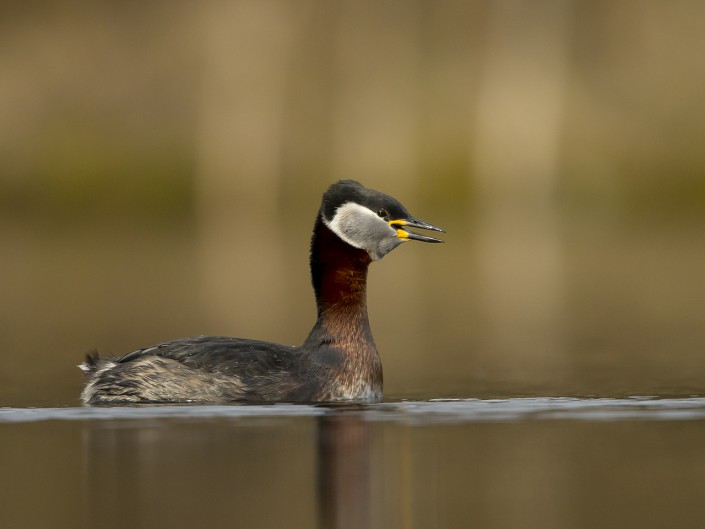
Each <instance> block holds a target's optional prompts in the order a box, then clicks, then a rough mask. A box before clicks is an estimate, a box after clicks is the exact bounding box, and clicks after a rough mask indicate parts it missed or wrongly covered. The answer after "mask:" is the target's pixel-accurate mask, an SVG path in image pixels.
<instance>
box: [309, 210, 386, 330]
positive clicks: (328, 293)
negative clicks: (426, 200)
mask: <svg viewBox="0 0 705 529" xmlns="http://www.w3.org/2000/svg"><path fill="white" fill-rule="evenodd" d="M371 262H372V258H371V257H370V256H369V254H368V253H367V252H366V251H365V250H360V249H358V248H354V247H352V246H350V245H349V244H347V243H346V242H344V241H343V240H342V239H340V237H338V236H337V235H336V234H335V233H333V232H332V231H331V230H330V229H329V228H328V227H327V226H326V225H325V224H324V223H323V221H322V220H321V216H320V214H319V216H318V218H317V219H316V223H315V225H314V229H313V237H312V239H311V259H310V264H311V280H312V283H313V290H314V292H315V295H316V304H317V307H318V321H317V322H316V327H324V328H325V330H326V331H327V333H328V334H330V335H332V336H331V337H333V336H335V335H338V336H339V335H341V334H345V335H348V336H352V335H358V336H359V337H362V338H365V339H369V341H370V342H372V335H371V333H370V330H369V320H368V317H367V270H368V267H369V265H370V263H371ZM316 327H314V330H315V329H316ZM353 331H358V332H353ZM360 331H361V332H362V334H361V335H360V334H359V332H360ZM312 334H313V331H312Z"/></svg>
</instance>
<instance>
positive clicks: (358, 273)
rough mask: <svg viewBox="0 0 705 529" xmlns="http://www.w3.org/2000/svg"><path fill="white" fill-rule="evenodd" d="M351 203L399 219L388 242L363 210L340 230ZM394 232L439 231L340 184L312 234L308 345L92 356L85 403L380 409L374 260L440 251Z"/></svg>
mask: <svg viewBox="0 0 705 529" xmlns="http://www.w3.org/2000/svg"><path fill="white" fill-rule="evenodd" d="M348 195H351V197H349V200H347V199H348ZM351 201H356V202H354V203H358V202H362V203H364V204H365V207H366V208H370V203H371V204H372V206H374V207H377V206H378V204H379V209H378V211H379V212H380V213H381V212H384V213H385V214H387V216H391V219H389V218H388V219H385V220H384V222H385V224H387V225H388V230H387V231H388V232H389V233H384V231H383V230H384V225H383V224H380V223H379V220H378V219H376V220H373V218H374V217H375V214H373V215H372V217H370V216H369V215H368V214H367V213H360V210H357V211H352V213H351V211H350V208H348V209H347V210H346V216H345V218H343V220H342V222H338V221H339V220H340V218H339V217H336V212H337V211H338V210H339V209H344V208H342V207H341V206H347V205H349V204H351V203H353V202H351ZM387 210H389V211H390V212H391V213H388V212H387ZM365 211H374V210H369V209H368V210H365ZM356 215H357V217H356ZM379 216H380V217H381V214H380V215H379ZM394 219H401V220H394ZM406 219H411V220H409V221H408V222H407V220H406ZM412 221H413V222H412ZM336 222H338V224H342V225H343V227H342V228H341V227H339V225H338V224H336ZM365 223H369V224H374V229H365V226H364V224H365ZM394 223H399V226H401V225H402V224H403V225H410V226H418V227H423V228H427V229H436V230H439V231H440V229H438V228H435V227H434V226H431V225H429V224H426V223H423V222H422V221H418V220H417V219H414V218H413V217H411V216H410V215H409V214H408V212H407V211H406V210H405V209H404V207H403V206H401V204H399V203H398V202H397V201H396V200H394V199H393V198H391V197H389V196H387V195H384V194H382V193H378V192H376V191H372V190H367V189H366V188H364V187H362V186H361V185H360V184H358V183H356V182H352V181H342V182H339V183H337V184H334V185H333V186H331V188H330V189H329V190H328V191H327V192H326V194H325V195H324V199H323V204H322V206H321V210H320V211H319V214H318V217H317V219H316V223H315V225H314V230H313V237H312V241H311V260H310V264H311V277H312V282H313V287H314V291H315V294H316V302H317V307H318V318H317V321H316V324H315V325H314V327H313V329H312V330H311V332H310V334H309V336H308V338H307V339H306V341H305V342H304V343H303V344H302V345H300V346H297V347H292V346H286V345H280V344H275V343H269V342H262V341H257V340H247V339H241V338H227V337H220V336H200V337H193V338H183V339H180V340H174V341H171V342H166V343H162V344H159V345H156V346H153V347H148V348H145V349H140V350H138V351H134V352H132V353H129V354H127V355H125V356H123V357H121V358H116V359H100V358H99V357H98V356H97V355H93V356H88V358H87V359H86V361H85V362H84V363H83V364H82V365H81V366H80V367H81V369H83V370H84V372H86V374H87V375H88V377H89V379H88V382H87V384H86V387H85V389H84V391H83V393H82V395H81V398H82V400H83V402H84V403H86V404H115V403H145V402H228V401H248V402H272V401H277V402H320V401H372V402H374V401H379V400H381V399H382V394H383V393H382V385H383V384H382V378H383V377H382V362H381V360H380V357H379V354H378V352H377V348H376V346H375V343H374V339H373V338H372V332H371V330H370V325H369V321H368V317H367V301H366V288H367V287H366V285H367V270H368V267H369V265H370V263H371V262H372V260H373V258H375V259H378V258H381V257H382V256H383V255H384V254H385V253H387V252H389V251H391V249H393V248H394V247H396V246H397V245H398V244H400V243H401V242H402V241H403V240H406V239H408V238H419V239H420V240H428V241H429V242H440V241H437V240H436V239H431V238H428V237H424V236H420V235H416V234H411V235H410V234H409V233H408V232H406V231H404V230H402V229H401V228H400V227H397V226H396V225H395V224H394ZM361 225H362V226H361ZM358 232H359V233H358ZM373 232H374V233H375V236H374V238H370V240H366V239H364V234H365V233H373ZM380 233H381V234H382V235H379V234H380ZM361 234H362V235H361Z"/></svg>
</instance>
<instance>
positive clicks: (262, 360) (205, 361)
mask: <svg viewBox="0 0 705 529" xmlns="http://www.w3.org/2000/svg"><path fill="white" fill-rule="evenodd" d="M149 356H156V357H159V358H168V359H171V360H176V361H177V362H179V363H181V364H183V365H185V366H187V367H190V368H192V369H198V370H202V371H205V372H208V373H217V374H222V375H226V376H237V377H239V378H241V379H243V380H247V379H253V378H255V377H262V376H267V375H272V374H276V373H282V372H290V371H291V370H292V369H294V368H295V365H296V362H297V360H298V359H299V357H300V353H299V349H298V348H297V347H294V346H287V345H281V344H277V343H271V342H263V341H259V340H247V339H243V338H228V337H225V336H197V337H193V338H181V339H179V340H173V341H170V342H165V343H161V344H158V345H155V346H153V347H147V348H145V349H140V350H138V351H134V352H132V353H129V354H127V355H125V356H123V357H122V358H120V359H119V360H117V363H118V364H124V363H127V362H133V361H135V360H137V359H144V358H145V357H149Z"/></svg>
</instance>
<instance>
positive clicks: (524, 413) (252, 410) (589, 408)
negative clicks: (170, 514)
mask: <svg viewBox="0 0 705 529" xmlns="http://www.w3.org/2000/svg"><path fill="white" fill-rule="evenodd" d="M344 413H348V414H357V415H359V416H361V417H363V418H364V419H365V420H369V421H375V422H380V421H381V422H404V423H409V424H417V425H423V424H439V423H472V422H502V421H503V422H518V421H532V420H534V421H535V420H579V421H625V420H644V421H682V420H689V421H698V420H705V398H703V397H693V398H685V399H661V398H655V397H632V398H589V399H585V398H569V397H538V398H511V399H433V400H428V401H401V402H387V403H381V404H371V405H359V404H357V405H330V406H329V405H300V404H271V405H217V406H197V405H185V406H172V405H157V406H119V407H94V408H88V407H85V408H83V407H67V408H0V423H26V422H39V421H106V420H109V421H114V420H132V421H134V420H138V421H139V420H142V419H149V420H153V419H164V420H169V419H181V420H206V419H243V418H253V417H254V418H256V417H263V418H267V417H269V418H276V417H315V416H320V415H324V414H328V415H330V414H344Z"/></svg>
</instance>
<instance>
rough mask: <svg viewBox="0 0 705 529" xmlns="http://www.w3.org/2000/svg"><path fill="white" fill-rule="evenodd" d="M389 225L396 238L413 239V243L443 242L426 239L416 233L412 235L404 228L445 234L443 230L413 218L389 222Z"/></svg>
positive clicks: (424, 236) (430, 238) (411, 232)
mask: <svg viewBox="0 0 705 529" xmlns="http://www.w3.org/2000/svg"><path fill="white" fill-rule="evenodd" d="M389 225H390V226H391V227H392V228H394V229H395V230H397V237H399V238H400V239H405V240H409V239H413V240H415V241H423V242H443V241H442V240H440V239H435V238H434V237H427V236H426V235H419V234H418V233H414V232H413V231H409V230H407V229H406V228H419V229H422V230H432V231H440V232H442V233H445V230H444V229H441V228H439V227H438V226H434V225H433V224H429V223H428V222H424V221H423V220H419V219H416V218H414V217H409V218H407V219H398V220H391V221H389Z"/></svg>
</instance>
